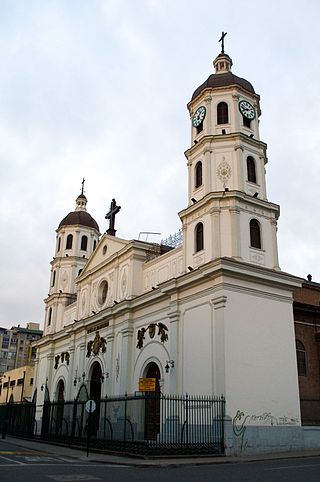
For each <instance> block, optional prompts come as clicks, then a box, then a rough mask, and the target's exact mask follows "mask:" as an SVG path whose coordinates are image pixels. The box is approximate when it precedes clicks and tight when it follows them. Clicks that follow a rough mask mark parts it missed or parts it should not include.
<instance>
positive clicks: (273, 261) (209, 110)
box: [180, 47, 280, 270]
mask: <svg viewBox="0 0 320 482" xmlns="http://www.w3.org/2000/svg"><path fill="white" fill-rule="evenodd" d="M213 66H214V73H213V74H211V75H210V76H209V77H208V79H207V80H206V81H205V82H204V83H203V84H201V85H200V87H198V88H197V89H196V90H195V92H194V93H193V95H192V98H191V100H190V102H189V103H188V110H189V113H190V120H191V146H190V147H189V149H187V151H186V152H185V156H186V158H187V161H188V162H187V166H188V207H187V208H186V209H185V210H183V211H182V212H180V218H181V220H182V224H183V230H184V240H185V242H184V246H185V254H184V255H185V265H186V266H191V267H193V268H195V267H197V266H199V265H201V264H204V263H206V262H208V261H211V260H212V259H215V258H222V257H228V258H234V259H237V260H239V261H244V262H249V263H254V264H257V265H260V266H264V267H267V268H271V269H275V270H279V269H280V268H279V264H278V249H277V236H276V231H277V219H278V217H279V206H278V205H276V204H274V203H271V202H269V201H268V198H267V192H266V180H265V165H266V164H267V161H268V160H267V145H266V144H265V143H264V142H262V141H261V140H260V133H259V117H260V115H261V110H260V96H259V95H258V94H257V93H256V92H255V90H254V88H253V86H252V84H251V83H250V82H248V81H247V80H245V79H243V78H241V77H238V76H237V75H235V74H233V73H232V71H231V68H232V59H231V58H230V57H229V55H227V54H226V53H225V52H224V47H223V48H222V51H221V53H220V54H219V55H218V56H217V57H216V58H215V59H214V61H213Z"/></svg>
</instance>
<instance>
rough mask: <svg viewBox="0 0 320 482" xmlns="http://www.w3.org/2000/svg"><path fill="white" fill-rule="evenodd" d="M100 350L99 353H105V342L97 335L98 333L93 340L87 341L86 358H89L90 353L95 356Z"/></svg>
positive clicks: (97, 333)
mask: <svg viewBox="0 0 320 482" xmlns="http://www.w3.org/2000/svg"><path fill="white" fill-rule="evenodd" d="M100 350H101V353H105V352H106V350H107V340H106V339H105V338H103V337H102V336H100V335H99V332H98V331H97V332H96V336H95V337H94V339H93V340H90V341H88V343H87V358H89V357H90V356H91V355H92V353H93V354H94V355H95V356H97V355H98V354H99V352H100Z"/></svg>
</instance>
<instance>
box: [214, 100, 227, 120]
mask: <svg viewBox="0 0 320 482" xmlns="http://www.w3.org/2000/svg"><path fill="white" fill-rule="evenodd" d="M228 122H229V115H228V104H227V103H226V102H219V104H218V105H217V123H218V124H228Z"/></svg>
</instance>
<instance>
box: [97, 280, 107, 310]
mask: <svg viewBox="0 0 320 482" xmlns="http://www.w3.org/2000/svg"><path fill="white" fill-rule="evenodd" d="M107 294H108V282H107V281H106V280H103V281H102V283H100V286H99V292H98V303H99V305H103V304H104V303H105V301H106V299H107Z"/></svg>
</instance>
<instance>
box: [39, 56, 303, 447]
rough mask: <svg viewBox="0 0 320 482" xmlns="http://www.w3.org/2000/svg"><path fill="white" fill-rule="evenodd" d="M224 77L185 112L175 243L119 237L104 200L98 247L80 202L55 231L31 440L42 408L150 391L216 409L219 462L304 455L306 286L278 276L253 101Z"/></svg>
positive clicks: (212, 79) (223, 63)
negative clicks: (298, 331)
mask: <svg viewBox="0 0 320 482" xmlns="http://www.w3.org/2000/svg"><path fill="white" fill-rule="evenodd" d="M231 66H232V60H231V58H230V57H229V56H228V55H226V54H225V53H224V52H223V51H222V52H221V53H220V54H219V55H218V56H217V57H216V59H215V60H214V68H215V73H213V74H211V75H210V76H209V78H208V79H207V80H206V81H205V82H204V83H203V84H202V85H201V86H200V87H198V88H197V89H196V90H195V92H194V93H193V95H192V98H191V100H190V102H189V104H188V110H189V114H190V123H191V143H190V147H189V148H188V149H187V151H186V152H185V155H186V158H187V166H188V186H187V188H188V203H187V206H186V208H185V209H183V210H182V211H181V212H180V213H179V216H180V220H181V224H182V232H183V239H182V242H181V244H179V245H178V246H176V247H174V248H173V249H170V247H168V246H167V247H161V246H156V245H153V244H151V243H147V242H142V241H136V240H125V239H121V238H118V237H116V236H115V229H114V214H115V213H116V211H117V209H118V207H117V206H116V204H115V202H114V200H113V202H112V204H111V208H110V212H109V213H108V214H109V219H110V226H109V229H108V231H107V233H106V234H104V235H103V236H102V237H101V238H100V240H99V227H98V225H97V223H96V222H95V220H94V219H93V218H92V217H91V216H90V215H89V214H88V213H87V212H86V203H87V199H86V197H85V196H84V193H83V190H82V192H81V194H80V195H79V196H78V198H77V200H76V210H75V211H74V212H72V213H69V214H68V216H67V217H65V218H64V219H63V220H62V221H61V223H60V224H59V227H58V230H57V242H56V250H55V255H54V259H53V261H52V262H51V265H52V269H51V281H50V291H49V295H48V297H47V298H46V300H45V304H46V315H45V328H44V337H43V338H42V339H40V340H39V341H38V343H37V347H38V352H37V353H38V357H37V365H36V388H37V405H38V407H39V408H38V412H37V417H38V425H37V426H38V428H39V429H40V419H41V415H42V412H41V407H42V405H43V401H44V397H45V396H47V397H49V398H50V399H51V400H63V399H64V400H73V399H74V398H75V397H76V396H79V395H80V393H86V392H88V394H89V396H90V397H91V398H93V399H96V400H99V399H100V397H106V396H110V395H119V394H120V395H121V394H124V393H125V392H127V393H134V392H136V391H138V390H139V379H140V378H155V379H156V388H157V389H158V390H161V391H162V392H164V393H171V394H176V393H181V394H182V393H186V392H187V393H188V394H199V395H200V394H201V395H202V394H203V395H212V394H216V395H221V394H223V395H224V396H225V398H226V432H225V433H226V440H225V444H226V453H227V454H231V453H233V454H236V453H239V452H241V451H244V450H245V451H246V452H263V451H264V452H265V451H268V450H269V451H270V450H272V451H275V450H289V449H300V448H302V447H303V446H304V444H305V443H306V440H307V434H305V433H304V429H303V428H302V427H301V420H300V404H299V387H298V376H297V364H296V348H295V336H294V321H293V309H292V303H293V298H292V293H293V291H294V290H295V289H296V288H298V287H300V286H301V283H302V281H303V280H301V279H300V278H297V277H295V276H292V275H290V274H288V273H284V272H282V271H281V270H280V267H279V263H278V248H277V220H278V217H279V206H278V205H276V204H274V203H272V202H270V201H269V200H268V198H267V191H266V179H265V177H266V175H265V166H266V164H267V155H266V148H267V146H266V144H265V143H264V142H263V141H261V140H260V133H259V121H258V118H259V116H260V115H261V111H260V97H259V95H258V94H257V93H256V92H255V90H254V88H253V86H252V85H251V84H250V83H249V82H248V81H247V80H245V79H242V78H240V77H238V76H236V75H234V74H233V73H232V72H231ZM155 182H156V180H155ZM44 384H45V386H46V390H40V388H41V387H43V386H44ZM151 409H152V407H150V408H148V410H151ZM146 412H147V409H146ZM147 415H148V416H150V414H147V413H145V416H146V417H147ZM152 415H153V417H159V424H158V427H159V430H160V426H161V424H160V415H159V413H158V412H156V411H155V412H154V413H153V414H152ZM168 416H169V418H170V414H168ZM166 422H167V420H165V419H164V420H162V422H161V423H163V424H165V423H166ZM181 423H182V422H181ZM155 436H156V434H155Z"/></svg>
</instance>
